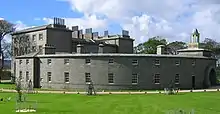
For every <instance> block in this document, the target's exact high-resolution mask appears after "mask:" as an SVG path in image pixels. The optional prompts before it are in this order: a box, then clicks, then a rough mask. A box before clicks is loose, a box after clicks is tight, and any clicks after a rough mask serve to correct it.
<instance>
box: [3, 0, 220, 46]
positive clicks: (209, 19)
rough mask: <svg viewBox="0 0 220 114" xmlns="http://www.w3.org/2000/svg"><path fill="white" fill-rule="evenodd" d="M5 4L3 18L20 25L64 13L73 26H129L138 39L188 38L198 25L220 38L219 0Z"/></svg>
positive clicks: (12, 0) (13, 0)
mask: <svg viewBox="0 0 220 114" xmlns="http://www.w3.org/2000/svg"><path fill="white" fill-rule="evenodd" d="M1 4H4V5H1V7H0V18H4V19H6V20H8V21H10V22H12V23H15V24H17V25H18V26H17V27H18V28H20V29H23V28H26V27H31V26H38V25H42V24H48V23H52V18H53V17H60V18H64V19H65V22H66V25H67V26H69V27H70V26H75V25H79V26H80V27H81V28H83V29H85V28H90V27H91V28H94V29H93V30H94V31H99V32H101V31H104V30H106V29H108V30H109V33H111V34H120V33H121V29H125V30H129V32H130V35H131V37H132V38H134V39H135V43H140V42H144V41H146V40H147V39H148V38H150V37H152V36H163V37H165V38H167V40H168V41H174V40H175V41H188V40H189V38H190V35H191V32H192V30H193V29H194V28H198V30H199V31H200V33H201V37H202V38H201V39H204V38H205V37H209V38H213V39H215V40H220V38H219V37H220V32H219V31H220V23H219V21H218V20H220V18H219V17H220V14H219V12H220V2H219V0H208V1H207V0H138V2H137V1H135V0H2V1H1ZM100 17H101V18H100ZM101 34H103V32H102V33H101Z"/></svg>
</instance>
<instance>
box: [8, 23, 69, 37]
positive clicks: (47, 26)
mask: <svg viewBox="0 0 220 114" xmlns="http://www.w3.org/2000/svg"><path fill="white" fill-rule="evenodd" d="M48 28H52V29H62V30H68V31H72V30H70V29H68V28H59V27H55V26H54V25H53V24H47V25H42V26H36V27H30V28H26V29H23V30H19V31H15V32H13V33H11V35H16V34H22V33H28V32H33V31H39V30H45V29H48Z"/></svg>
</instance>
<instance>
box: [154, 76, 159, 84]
mask: <svg viewBox="0 0 220 114" xmlns="http://www.w3.org/2000/svg"><path fill="white" fill-rule="evenodd" d="M154 83H155V84H160V74H159V73H157V74H154Z"/></svg>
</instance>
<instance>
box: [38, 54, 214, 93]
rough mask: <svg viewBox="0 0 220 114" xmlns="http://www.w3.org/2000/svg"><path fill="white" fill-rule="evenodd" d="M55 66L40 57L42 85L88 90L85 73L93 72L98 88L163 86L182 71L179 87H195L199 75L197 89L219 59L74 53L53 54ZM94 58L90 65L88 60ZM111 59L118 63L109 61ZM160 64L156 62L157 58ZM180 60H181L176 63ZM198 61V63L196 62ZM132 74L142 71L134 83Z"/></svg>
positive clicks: (152, 87)
mask: <svg viewBox="0 0 220 114" xmlns="http://www.w3.org/2000/svg"><path fill="white" fill-rule="evenodd" d="M49 59H51V60H52V62H51V65H48V64H47V60H48V58H45V57H40V61H41V64H40V77H41V78H42V80H41V82H40V85H41V86H42V88H57V89H63V88H66V89H67V88H72V89H86V88H87V86H86V83H85V73H90V76H91V79H92V81H93V83H94V86H95V88H96V89H163V88H164V87H168V84H169V83H170V81H171V80H173V81H174V80H175V75H176V74H179V84H176V86H177V87H179V88H192V75H194V76H195V88H203V86H204V85H203V84H204V78H205V76H206V75H207V73H206V72H205V69H206V67H207V65H209V66H210V65H211V66H210V67H215V60H212V59H201V58H183V57H160V56H149V57H146V56H143V57H142V56H133V57H132V56H73V57H61V58H60V57H56V58H55V57H50V58H49ZM64 59H69V64H68V65H66V64H64ZM86 59H90V61H91V63H90V64H85V60H86ZM109 59H114V63H112V64H109ZM156 59H157V60H159V61H160V65H158V66H157V65H155V63H154V62H155V60H156ZM133 60H138V64H137V65H132V61H133ZM176 61H180V64H179V65H176ZM193 61H196V64H195V66H193V65H192V62H193ZM47 72H51V77H52V81H51V82H48V79H47ZM64 72H69V83H64ZM109 73H113V75H114V84H109V83H108V74H109ZM156 73H158V74H160V76H159V78H160V84H155V83H154V81H155V80H154V76H155V74H156ZM132 74H138V83H137V84H132Z"/></svg>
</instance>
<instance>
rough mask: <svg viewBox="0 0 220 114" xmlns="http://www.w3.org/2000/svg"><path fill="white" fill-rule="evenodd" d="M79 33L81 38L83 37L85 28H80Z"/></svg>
mask: <svg viewBox="0 0 220 114" xmlns="http://www.w3.org/2000/svg"><path fill="white" fill-rule="evenodd" d="M78 34H79V38H81V39H83V30H82V29H81V30H79V32H78Z"/></svg>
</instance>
